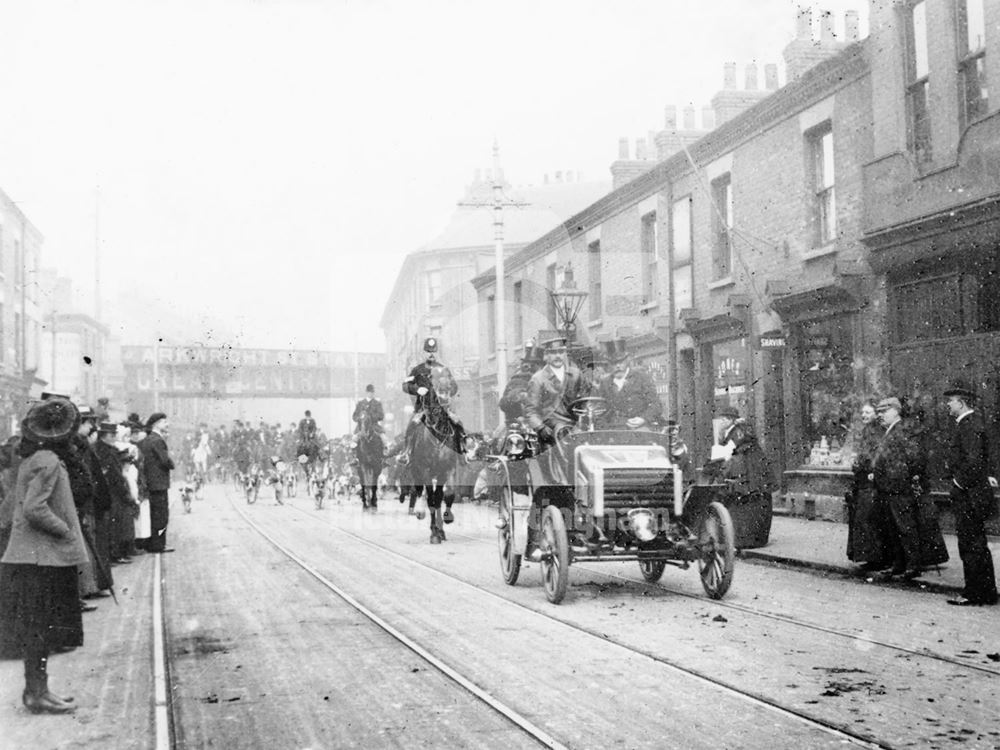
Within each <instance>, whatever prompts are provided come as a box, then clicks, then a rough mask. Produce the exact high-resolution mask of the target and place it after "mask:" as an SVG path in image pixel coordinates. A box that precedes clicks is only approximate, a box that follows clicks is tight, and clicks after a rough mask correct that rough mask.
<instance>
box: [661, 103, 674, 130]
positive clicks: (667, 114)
mask: <svg viewBox="0 0 1000 750" xmlns="http://www.w3.org/2000/svg"><path fill="white" fill-rule="evenodd" d="M663 121H664V127H665V128H666V129H667V130H670V131H674V130H677V106H676V105H674V104H668V105H667V106H666V107H664V108H663Z"/></svg>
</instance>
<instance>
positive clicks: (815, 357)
mask: <svg viewBox="0 0 1000 750" xmlns="http://www.w3.org/2000/svg"><path fill="white" fill-rule="evenodd" d="M851 323H852V317H851V316H849V315H840V316H836V317H832V318H827V319H826V320H822V321H816V322H812V323H805V324H803V325H802V327H801V336H800V339H799V341H800V360H799V374H800V382H801V388H802V414H803V437H804V439H805V442H806V445H805V449H806V456H805V457H804V458H805V462H806V463H808V464H811V465H820V466H835V465H836V464H838V463H839V461H838V460H837V459H838V458H841V460H842V454H841V448H842V447H843V446H844V444H845V442H847V441H848V439H849V434H850V430H851V424H852V420H853V419H854V412H855V411H856V406H857V404H856V403H855V402H856V400H857V399H855V398H854V396H853V393H854V371H853V367H852V364H853V361H854V347H853V343H852V333H851V328H852V325H851Z"/></svg>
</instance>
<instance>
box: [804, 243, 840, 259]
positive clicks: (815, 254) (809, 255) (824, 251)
mask: <svg viewBox="0 0 1000 750" xmlns="http://www.w3.org/2000/svg"><path fill="white" fill-rule="evenodd" d="M836 252H837V243H836V242H828V243H827V244H825V245H823V246H822V247H814V248H813V249H812V250H806V251H805V252H804V253H802V260H804V261H805V260H814V259H816V258H824V257H826V256H827V255H834V254H835V253H836Z"/></svg>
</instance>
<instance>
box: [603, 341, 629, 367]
mask: <svg viewBox="0 0 1000 750" xmlns="http://www.w3.org/2000/svg"><path fill="white" fill-rule="evenodd" d="M602 344H603V346H604V352H605V354H607V355H608V359H609V360H610V361H611V362H612V363H616V362H621V361H622V360H623V359H625V358H626V357H628V345H627V344H626V342H625V339H612V340H611V341H604V342H602Z"/></svg>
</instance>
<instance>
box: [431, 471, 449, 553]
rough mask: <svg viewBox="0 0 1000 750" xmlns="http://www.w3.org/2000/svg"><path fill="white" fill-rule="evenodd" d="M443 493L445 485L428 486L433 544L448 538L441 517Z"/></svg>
mask: <svg viewBox="0 0 1000 750" xmlns="http://www.w3.org/2000/svg"><path fill="white" fill-rule="evenodd" d="M443 495H444V487H442V486H441V485H435V486H433V487H428V488H427V507H428V509H430V512H431V544H440V543H441V542H443V541H445V540H446V539H447V538H448V537H446V536H445V533H444V525H443V524H442V517H441V500H442V498H443Z"/></svg>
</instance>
